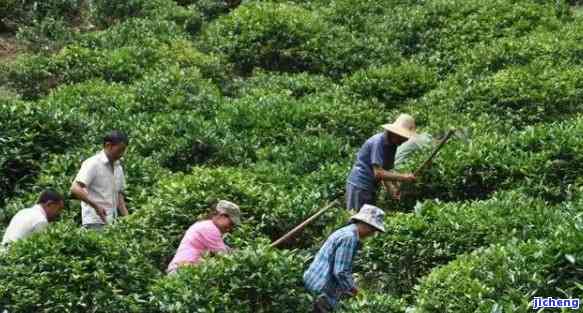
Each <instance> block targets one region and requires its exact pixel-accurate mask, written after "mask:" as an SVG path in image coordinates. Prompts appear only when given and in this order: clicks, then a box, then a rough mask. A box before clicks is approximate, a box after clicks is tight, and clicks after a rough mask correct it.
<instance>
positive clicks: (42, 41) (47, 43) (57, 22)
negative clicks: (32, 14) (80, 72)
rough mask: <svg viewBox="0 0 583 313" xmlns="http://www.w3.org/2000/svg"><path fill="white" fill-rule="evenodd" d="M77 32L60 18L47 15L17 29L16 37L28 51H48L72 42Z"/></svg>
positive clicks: (56, 49)
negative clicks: (30, 24) (40, 19)
mask: <svg viewBox="0 0 583 313" xmlns="http://www.w3.org/2000/svg"><path fill="white" fill-rule="evenodd" d="M77 37H78V34H77V33H76V32H75V31H74V30H73V29H72V28H70V27H69V25H68V24H67V23H66V22H65V21H64V20H62V19H54V18H52V17H48V18H45V19H43V20H42V21H40V22H38V23H35V24H34V25H32V26H23V27H21V28H20V29H19V31H18V34H17V38H18V40H19V41H20V42H22V43H24V44H25V45H26V46H27V48H28V49H29V50H30V51H34V52H37V53H50V52H53V51H58V50H59V49H61V48H62V47H64V46H65V45H67V44H70V43H72V42H74V41H75V40H76V39H77Z"/></svg>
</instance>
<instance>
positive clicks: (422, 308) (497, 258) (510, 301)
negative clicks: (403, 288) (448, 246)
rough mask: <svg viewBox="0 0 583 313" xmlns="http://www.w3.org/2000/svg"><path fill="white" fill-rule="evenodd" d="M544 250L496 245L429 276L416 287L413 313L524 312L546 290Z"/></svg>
mask: <svg viewBox="0 0 583 313" xmlns="http://www.w3.org/2000/svg"><path fill="white" fill-rule="evenodd" d="M545 244H547V243H546V242H528V243H516V242H515V243H509V244H506V245H503V244H498V245H494V246H492V247H490V248H488V249H482V250H478V251H476V252H475V253H472V254H470V255H466V256H462V257H460V258H459V259H457V260H456V261H454V262H452V263H450V264H448V265H447V266H445V267H442V268H439V269H437V270H435V271H433V272H432V273H431V275H429V276H428V277H427V278H426V279H424V280H423V282H422V283H421V285H420V287H419V292H418V297H417V302H416V310H415V312H434V311H435V310H444V311H445V310H446V311H447V312H491V311H492V310H504V311H507V310H508V311H513V312H526V311H528V310H529V307H528V306H529V304H530V301H531V299H532V298H533V297H534V296H535V291H536V289H537V288H539V287H542V286H544V284H545V274H546V273H545V265H547V264H548V262H550V256H549V255H548V254H546V253H544V250H545V248H544V245H545ZM545 296H546V294H545ZM446 297H447V299H451V300H448V301H443V299H446ZM449 297H451V298H449ZM438 299H439V300H438Z"/></svg>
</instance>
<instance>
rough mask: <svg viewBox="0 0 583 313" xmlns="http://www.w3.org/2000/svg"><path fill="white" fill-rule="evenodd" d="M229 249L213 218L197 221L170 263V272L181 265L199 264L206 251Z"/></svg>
mask: <svg viewBox="0 0 583 313" xmlns="http://www.w3.org/2000/svg"><path fill="white" fill-rule="evenodd" d="M228 250H229V247H227V245H225V242H224V241H223V237H222V234H221V231H220V230H219V228H218V227H217V226H216V225H215V224H214V223H213V221H212V220H205V221H200V222H197V223H195V224H194V225H192V226H190V228H189V229H188V230H187V231H186V234H185V235H184V237H183V238H182V241H181V242H180V246H179V247H178V250H177V251H176V255H175V256H174V258H173V259H172V261H171V262H170V265H168V272H172V271H174V270H176V269H177V268H178V267H179V266H181V265H194V264H197V263H198V262H199V261H200V259H201V257H202V256H203V255H204V254H205V253H206V252H209V251H210V252H226V251H228Z"/></svg>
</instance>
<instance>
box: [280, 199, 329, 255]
mask: <svg viewBox="0 0 583 313" xmlns="http://www.w3.org/2000/svg"><path fill="white" fill-rule="evenodd" d="M337 203H338V200H333V201H332V202H329V203H328V204H327V205H326V206H325V207H324V208H323V209H321V210H320V211H318V212H317V213H315V214H314V215H312V216H310V218H308V219H307V220H305V221H303V222H302V223H301V224H300V225H298V226H296V227H295V228H294V229H292V230H290V231H289V232H288V233H287V234H285V235H283V236H282V237H281V238H279V239H277V240H276V241H274V242H273V243H272V244H271V247H272V248H273V247H277V246H278V245H280V244H281V243H282V242H285V241H287V240H288V239H290V238H291V237H293V236H294V235H295V234H297V233H299V232H300V231H301V230H303V229H304V228H305V227H306V225H308V224H310V223H311V222H313V221H314V220H315V219H317V218H318V217H319V216H320V215H322V214H324V212H326V211H327V210H328V209H330V208H331V207H332V206H334V205H335V204H337Z"/></svg>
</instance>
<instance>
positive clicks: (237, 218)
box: [217, 200, 241, 225]
mask: <svg viewBox="0 0 583 313" xmlns="http://www.w3.org/2000/svg"><path fill="white" fill-rule="evenodd" d="M217 212H218V213H220V214H225V215H227V216H228V217H229V218H230V219H231V221H233V224H235V225H241V209H239V206H238V205H236V204H234V203H233V202H230V201H227V200H221V201H219V203H217Z"/></svg>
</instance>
